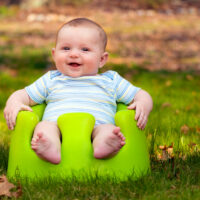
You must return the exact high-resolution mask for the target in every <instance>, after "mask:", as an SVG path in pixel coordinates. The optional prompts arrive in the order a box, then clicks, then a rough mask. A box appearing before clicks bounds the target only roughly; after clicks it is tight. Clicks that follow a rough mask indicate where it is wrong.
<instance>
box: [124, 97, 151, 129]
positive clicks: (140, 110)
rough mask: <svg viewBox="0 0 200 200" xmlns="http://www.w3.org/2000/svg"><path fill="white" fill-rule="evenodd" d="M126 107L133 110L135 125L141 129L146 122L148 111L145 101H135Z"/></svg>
mask: <svg viewBox="0 0 200 200" xmlns="http://www.w3.org/2000/svg"><path fill="white" fill-rule="evenodd" d="M128 109H130V110H132V109H134V110H135V120H137V126H138V127H139V128H140V129H142V130H143V129H144V128H145V126H146V124H147V120H148V116H149V113H150V111H149V109H148V108H147V106H146V105H145V102H142V101H135V102H133V103H132V104H130V105H129V106H128Z"/></svg>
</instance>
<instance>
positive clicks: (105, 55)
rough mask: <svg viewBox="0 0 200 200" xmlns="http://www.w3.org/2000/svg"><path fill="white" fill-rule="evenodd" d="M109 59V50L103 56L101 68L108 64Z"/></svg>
mask: <svg viewBox="0 0 200 200" xmlns="http://www.w3.org/2000/svg"><path fill="white" fill-rule="evenodd" d="M107 60H108V52H104V53H103V54H102V56H101V60H100V63H99V68H102V67H103V66H104V65H105V64H106V62H107Z"/></svg>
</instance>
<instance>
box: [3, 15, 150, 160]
mask: <svg viewBox="0 0 200 200" xmlns="http://www.w3.org/2000/svg"><path fill="white" fill-rule="evenodd" d="M106 44H107V36H106V33H105V32H104V30H103V29H102V28H101V26H99V25H98V24H97V23H95V22H93V21H91V20H89V19H86V18H77V19H74V20H71V21H69V22H67V23H65V24H64V25H63V26H62V27H61V28H60V29H59V30H58V33H57V37H56V45H55V48H53V49H52V56H53V60H54V62H55V65H56V68H57V70H53V71H49V72H47V73H46V74H45V75H43V76H42V77H41V78H39V79H38V80H36V81H35V82H34V83H33V84H31V85H30V86H28V87H26V88H25V89H21V90H18V91H16V92H14V93H13V94H12V95H11V96H10V97H9V99H8V101H7V103H6V107H5V109H4V117H5V119H6V122H7V125H8V128H9V129H14V126H15V122H16V117H17V114H18V112H19V111H21V110H27V111H32V109H31V107H30V106H34V105H36V104H41V103H43V102H46V104H47V107H46V109H45V112H44V115H43V119H42V121H41V122H39V123H38V124H37V126H36V128H35V130H34V134H33V138H32V141H31V147H32V149H33V150H34V151H35V153H36V154H37V155H38V156H39V157H40V158H42V159H44V160H46V161H48V162H51V163H54V164H58V163H59V162H60V161H61V141H60V137H61V135H60V130H59V128H58V126H57V118H58V117H59V116H60V115H61V114H64V113H72V112H86V113H90V114H92V115H93V116H94V117H95V120H96V123H95V127H94V129H93V132H92V143H93V150H94V157H95V158H98V159H102V158H107V157H110V156H113V155H115V154H116V153H117V152H118V151H119V150H120V149H121V148H122V147H123V145H125V137H124V136H123V134H122V133H121V132H120V128H119V127H116V126H115V124H114V115H115V113H116V102H123V103H125V104H127V105H129V106H128V109H135V110H136V114H135V120H137V126H138V127H139V128H140V129H144V128H145V125H146V123H147V118H148V115H149V113H150V111H151V110H152V106H153V103H152V98H151V96H150V95H149V94H148V93H147V92H146V91H144V90H142V89H140V88H138V87H135V86H133V85H132V84H131V83H129V82H128V81H127V80H125V79H123V78H122V77H121V76H120V75H119V74H118V73H117V72H114V71H107V72H105V73H102V74H98V70H99V68H102V67H103V66H104V65H105V63H106V61H107V59H108V53H107V52H106V51H105V48H106ZM133 120H134V119H133Z"/></svg>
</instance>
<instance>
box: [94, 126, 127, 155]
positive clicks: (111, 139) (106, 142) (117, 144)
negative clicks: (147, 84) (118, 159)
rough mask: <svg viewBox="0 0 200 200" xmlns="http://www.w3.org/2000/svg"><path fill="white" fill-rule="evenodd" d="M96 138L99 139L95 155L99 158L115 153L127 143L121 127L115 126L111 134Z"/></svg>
mask: <svg viewBox="0 0 200 200" xmlns="http://www.w3.org/2000/svg"><path fill="white" fill-rule="evenodd" d="M99 135H100V134H99ZM95 139H98V142H96V144H95V147H94V157H95V158H98V159H102V158H108V157H111V156H113V155H115V154H116V153H117V152H118V151H119V150H120V149H121V148H122V147H123V146H124V145H125V137H124V136H123V134H122V133H121V132H120V128H119V127H115V128H114V129H113V131H112V133H111V134H108V135H107V136H106V135H104V136H103V137H101V136H100V137H98V138H95ZM100 141H101V142H100Z"/></svg>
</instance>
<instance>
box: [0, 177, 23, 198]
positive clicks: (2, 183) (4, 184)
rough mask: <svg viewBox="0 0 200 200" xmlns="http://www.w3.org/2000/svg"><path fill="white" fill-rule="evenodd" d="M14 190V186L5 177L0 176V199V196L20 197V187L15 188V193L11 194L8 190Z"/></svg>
mask: <svg viewBox="0 0 200 200" xmlns="http://www.w3.org/2000/svg"><path fill="white" fill-rule="evenodd" d="M13 188H16V186H15V185H14V184H12V183H10V182H9V181H8V180H7V178H6V176H5V175H2V176H0V197H1V196H7V197H16V198H18V197H19V196H21V195H22V189H21V186H19V187H18V188H17V191H16V192H11V191H10V190H11V189H13Z"/></svg>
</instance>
